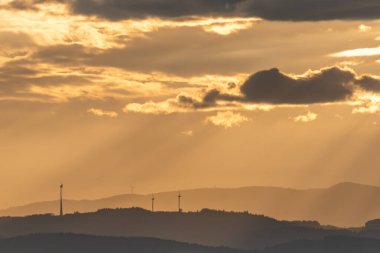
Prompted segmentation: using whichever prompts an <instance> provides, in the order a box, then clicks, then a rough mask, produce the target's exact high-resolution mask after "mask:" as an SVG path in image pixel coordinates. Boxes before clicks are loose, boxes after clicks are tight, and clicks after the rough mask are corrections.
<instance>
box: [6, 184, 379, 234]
mask: <svg viewBox="0 0 380 253" xmlns="http://www.w3.org/2000/svg"><path fill="white" fill-rule="evenodd" d="M177 194H178V192H164V193H157V194H155V209H156V210H161V211H174V210H176V209H177ZM181 194H182V196H183V197H182V207H183V209H184V210H185V211H196V210H201V209H203V208H210V209H217V210H228V211H249V212H251V213H257V214H264V215H267V216H270V217H274V218H276V219H281V220H316V221H319V222H320V223H322V224H329V225H334V226H340V227H359V226H363V225H364V224H365V222H366V221H368V220H373V219H376V218H380V187H375V186H368V185H360V184H354V183H342V184H338V185H335V186H332V187H330V188H326V189H309V190H298V189H286V188H278V187H244V188H236V189H221V188H210V189H196V190H185V191H182V192H181ZM129 207H141V208H145V209H150V208H151V195H138V194H125V195H118V196H113V197H109V198H103V199H97V200H80V201H77V200H65V201H64V209H65V212H67V213H74V212H93V211H96V210H98V209H102V208H129ZM58 210H59V208H58V201H47V202H39V203H32V204H29V205H25V206H19V207H12V208H8V209H5V210H1V211H0V216H25V215H31V214H44V213H55V214H56V213H57V212H58Z"/></svg>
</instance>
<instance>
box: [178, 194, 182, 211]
mask: <svg viewBox="0 0 380 253" xmlns="http://www.w3.org/2000/svg"><path fill="white" fill-rule="evenodd" d="M181 198H182V196H181V192H179V193H178V212H179V213H182V209H181Z"/></svg>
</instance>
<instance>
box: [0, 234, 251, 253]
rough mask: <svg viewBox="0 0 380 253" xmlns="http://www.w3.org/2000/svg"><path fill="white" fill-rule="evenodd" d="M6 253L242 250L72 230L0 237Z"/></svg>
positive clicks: (228, 252) (225, 252) (205, 252)
mask: <svg viewBox="0 0 380 253" xmlns="http://www.w3.org/2000/svg"><path fill="white" fill-rule="evenodd" d="M0 252H6V253H25V252H28V253H41V252H43V253H45V252H54V253H68V252H70V253H125V252H133V253H152V252H155V253H179V252H181V253H244V251H242V250H236V249H228V248H213V247H205V246H200V245H194V244H187V243H180V242H175V241H168V240H159V239H152V238H116V237H100V236H87V235H74V234H39V235H28V236H24V237H17V238H11V239H3V240H0Z"/></svg>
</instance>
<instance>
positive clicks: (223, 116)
mask: <svg viewBox="0 0 380 253" xmlns="http://www.w3.org/2000/svg"><path fill="white" fill-rule="evenodd" d="M247 121H250V119H249V118H247V117H245V116H243V115H241V114H240V113H234V112H232V111H226V112H217V114H216V115H215V116H209V117H207V118H206V119H205V123H206V124H213V125H215V126H219V127H224V128H231V127H234V126H239V125H241V124H242V123H244V122H247Z"/></svg>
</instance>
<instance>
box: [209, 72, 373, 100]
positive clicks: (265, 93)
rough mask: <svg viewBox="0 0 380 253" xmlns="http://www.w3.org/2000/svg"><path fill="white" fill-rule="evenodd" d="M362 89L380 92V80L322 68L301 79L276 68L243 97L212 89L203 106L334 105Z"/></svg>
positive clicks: (257, 78)
mask: <svg viewBox="0 0 380 253" xmlns="http://www.w3.org/2000/svg"><path fill="white" fill-rule="evenodd" d="M359 89H362V90H365V91H369V92H380V80H379V79H377V78H375V77H372V76H369V75H364V76H357V75H356V74H355V73H354V72H353V71H351V70H347V69H341V68H338V67H331V68H326V69H322V70H321V71H319V72H315V73H312V74H310V75H307V76H304V77H298V78H296V77H292V76H290V75H286V74H284V73H281V72H280V71H279V70H278V69H276V68H274V69H270V70H265V71H260V72H257V73H255V74H253V75H251V76H250V77H249V78H248V79H247V80H246V81H245V82H244V83H243V84H242V85H241V87H240V91H241V96H233V95H228V94H223V93H222V92H220V91H218V90H211V91H209V92H208V93H207V94H206V95H205V96H204V99H203V103H202V104H203V105H216V102H217V101H230V102H231V101H237V102H243V103H244V102H245V103H268V104H317V103H334V102H341V101H346V100H348V99H350V98H351V97H352V95H353V94H354V92H355V91H357V90H359ZM206 102H208V103H206Z"/></svg>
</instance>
